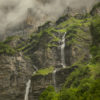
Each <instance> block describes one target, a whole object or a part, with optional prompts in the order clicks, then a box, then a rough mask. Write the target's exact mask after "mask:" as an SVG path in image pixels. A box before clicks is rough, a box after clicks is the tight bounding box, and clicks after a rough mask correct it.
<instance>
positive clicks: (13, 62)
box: [0, 10, 99, 100]
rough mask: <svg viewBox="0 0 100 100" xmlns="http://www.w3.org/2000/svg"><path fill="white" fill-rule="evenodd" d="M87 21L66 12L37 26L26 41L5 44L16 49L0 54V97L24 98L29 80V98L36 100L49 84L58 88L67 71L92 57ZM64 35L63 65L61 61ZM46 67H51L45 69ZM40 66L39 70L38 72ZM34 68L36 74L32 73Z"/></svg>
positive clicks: (2, 99)
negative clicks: (54, 19)
mask: <svg viewBox="0 0 100 100" xmlns="http://www.w3.org/2000/svg"><path fill="white" fill-rule="evenodd" d="M96 11H97V10H96ZM97 13H99V12H97ZM91 20H92V16H90V15H88V14H83V15H82V14H75V15H71V14H69V15H68V14H67V15H65V16H63V17H61V18H59V19H58V21H56V23H51V22H47V23H46V24H45V25H43V26H40V27H39V28H38V30H37V31H35V32H33V33H32V35H31V37H30V38H28V40H27V39H23V38H19V39H17V40H16V39H15V40H13V41H12V42H10V43H7V45H10V46H11V47H12V48H14V49H15V50H16V54H15V55H13V56H11V55H7V54H5V53H3V54H0V100H24V95H25V89H26V83H27V81H28V80H29V79H31V81H32V82H31V88H30V92H29V100H38V98H39V96H40V94H41V93H42V91H44V90H45V89H46V88H47V87H48V86H49V85H53V86H55V84H56V87H55V88H57V91H59V90H60V89H61V87H62V86H63V84H64V82H65V80H66V78H67V77H69V75H70V73H71V72H73V71H74V70H75V69H76V68H78V66H77V65H78V64H80V63H87V62H88V61H89V60H90V58H91V57H92V56H91V55H90V53H89V46H90V45H91V41H92V38H91V34H90V29H89V26H90V21H91ZM31 28H32V27H31ZM31 28H29V30H30V29H31ZM28 32H29V31H28ZM65 33H66V34H65ZM64 35H65V37H64V38H65V48H64V51H63V52H64V59H65V65H66V66H65V68H63V65H62V60H61V45H62V43H63V42H62V38H63V36H64ZM4 43H5V42H4ZM50 67H53V70H52V71H50V72H48V69H49V68H50ZM46 68H47V69H46ZM41 69H42V72H40V73H39V71H40V70H41ZM45 69H46V71H47V73H46V75H44V70H45ZM55 69H57V71H56V73H55V81H56V83H55V84H54V80H53V73H54V71H55ZM37 70H38V71H37ZM34 71H35V72H36V74H34V75H33V72H34Z"/></svg>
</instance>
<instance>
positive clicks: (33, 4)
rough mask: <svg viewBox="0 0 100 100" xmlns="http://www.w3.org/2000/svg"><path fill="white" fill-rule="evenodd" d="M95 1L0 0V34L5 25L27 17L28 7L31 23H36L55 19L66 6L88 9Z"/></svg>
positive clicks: (10, 24) (7, 25) (18, 22)
mask: <svg viewBox="0 0 100 100" xmlns="http://www.w3.org/2000/svg"><path fill="white" fill-rule="evenodd" d="M96 1H100V0H0V34H3V33H4V32H5V30H6V28H7V27H12V26H16V25H17V24H20V23H21V22H23V21H24V20H25V19H26V18H27V11H28V9H29V8H31V9H32V12H33V17H34V20H35V21H34V23H33V24H36V23H41V21H42V20H41V19H44V20H56V19H57V18H58V17H59V16H61V15H62V14H63V12H64V10H65V9H66V7H68V6H70V7H72V8H76V9H79V8H80V7H86V9H90V8H91V6H92V5H93V4H94V3H95V2H96ZM44 20H43V21H44Z"/></svg>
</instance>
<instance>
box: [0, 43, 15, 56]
mask: <svg viewBox="0 0 100 100" xmlns="http://www.w3.org/2000/svg"><path fill="white" fill-rule="evenodd" d="M15 53H16V50H15V49H14V48H12V47H11V46H9V45H7V44H5V43H3V42H0V54H7V55H14V54H15Z"/></svg>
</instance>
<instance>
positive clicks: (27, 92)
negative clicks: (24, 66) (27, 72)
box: [24, 79, 31, 100]
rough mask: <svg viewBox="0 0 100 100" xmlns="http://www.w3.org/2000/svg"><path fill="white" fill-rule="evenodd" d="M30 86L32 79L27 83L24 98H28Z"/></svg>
mask: <svg viewBox="0 0 100 100" xmlns="http://www.w3.org/2000/svg"><path fill="white" fill-rule="evenodd" d="M30 86H31V80H30V79H29V80H28V82H27V84H26V93H25V99H24V100H28V95H29V90H30Z"/></svg>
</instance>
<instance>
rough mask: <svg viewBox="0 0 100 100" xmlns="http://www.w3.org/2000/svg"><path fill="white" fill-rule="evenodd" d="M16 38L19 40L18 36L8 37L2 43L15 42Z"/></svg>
mask: <svg viewBox="0 0 100 100" xmlns="http://www.w3.org/2000/svg"><path fill="white" fill-rule="evenodd" d="M18 38H19V36H10V37H7V38H6V40H5V41H4V43H9V42H11V41H12V40H15V39H18Z"/></svg>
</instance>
